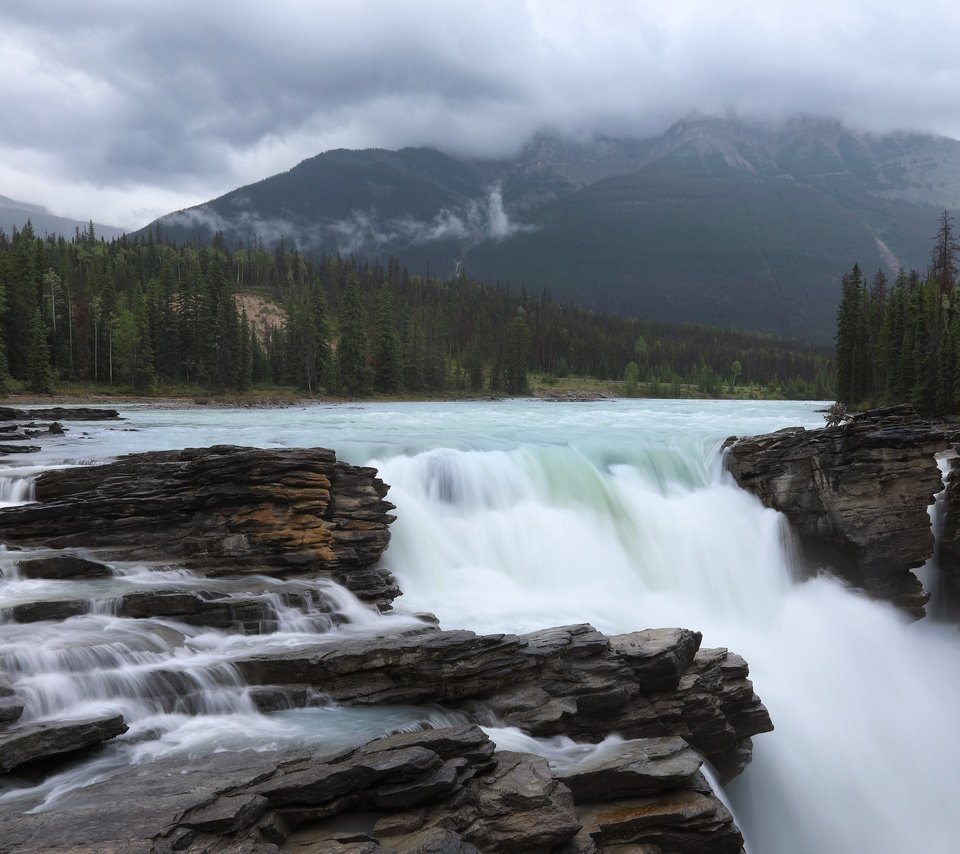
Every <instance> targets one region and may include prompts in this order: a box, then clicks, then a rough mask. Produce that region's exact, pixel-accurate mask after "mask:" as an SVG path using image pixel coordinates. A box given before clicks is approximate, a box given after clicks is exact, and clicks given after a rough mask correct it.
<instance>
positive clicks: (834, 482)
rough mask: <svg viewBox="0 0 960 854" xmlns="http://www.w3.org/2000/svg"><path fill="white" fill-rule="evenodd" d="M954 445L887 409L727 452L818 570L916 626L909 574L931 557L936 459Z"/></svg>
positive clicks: (945, 429)
mask: <svg viewBox="0 0 960 854" xmlns="http://www.w3.org/2000/svg"><path fill="white" fill-rule="evenodd" d="M958 439H960V430H958V429H957V427H956V425H944V424H934V423H930V422H924V421H921V420H919V419H918V418H916V416H914V414H913V412H912V410H910V408H909V407H888V408H886V409H877V410H871V411H870V412H865V413H863V414H861V415H858V416H855V417H854V418H853V419H852V420H851V421H850V422H849V423H847V424H844V425H842V426H838V427H824V428H822V429H819V430H805V429H803V428H799V427H798V428H790V429H786V430H780V431H778V432H776V433H771V434H768V435H765V436H755V437H750V438H742V439H738V438H735V437H734V438H731V439H728V440H727V442H726V444H725V448H726V449H727V457H726V459H727V467H728V468H729V470H730V472H731V473H732V474H733V476H734V477H735V478H736V480H737V482H738V483H739V484H740V485H741V486H742V487H743V488H744V489H747V490H749V491H751V492H753V493H754V494H755V495H757V496H758V497H759V498H760V500H761V501H762V502H763V503H764V504H765V505H766V506H768V507H772V508H774V509H776V510H779V511H780V512H781V513H783V514H784V515H785V516H786V517H787V519H788V520H789V521H790V523H791V525H792V527H793V529H794V530H795V531H796V533H797V534H798V536H799V538H800V541H801V543H802V545H803V547H804V549H805V551H806V554H807V555H808V556H809V558H810V560H811V561H812V562H814V563H816V564H817V565H819V566H822V567H824V568H827V569H829V570H830V571H831V572H833V573H835V574H836V575H838V576H840V577H841V578H844V579H846V580H847V581H849V582H850V583H851V584H853V585H855V586H857V587H860V588H863V589H864V590H866V591H867V592H868V593H870V594H871V595H874V596H876V597H878V598H882V599H887V600H890V601H892V602H894V603H895V604H897V605H898V606H899V607H901V608H903V609H904V610H905V611H907V612H908V613H910V614H912V615H913V616H917V617H919V616H922V615H923V614H924V605H925V603H926V601H927V599H928V598H929V595H928V594H927V593H926V592H925V591H924V590H923V588H922V586H921V584H920V582H919V580H918V579H917V578H916V576H915V575H914V574H913V573H912V572H911V570H912V569H915V568H917V567H920V566H922V565H923V564H924V563H925V562H926V560H927V559H928V558H929V557H930V556H931V554H932V552H933V542H934V541H933V534H932V533H931V530H930V517H929V513H928V507H929V505H930V504H932V503H933V501H934V496H935V495H936V493H938V492H939V491H940V490H941V489H942V488H943V483H942V481H941V478H940V470H939V468H938V466H937V461H936V454H938V453H940V452H942V451H945V450H946V449H947V448H949V447H950V446H951V445H952V444H953V443H955V442H956V441H958Z"/></svg>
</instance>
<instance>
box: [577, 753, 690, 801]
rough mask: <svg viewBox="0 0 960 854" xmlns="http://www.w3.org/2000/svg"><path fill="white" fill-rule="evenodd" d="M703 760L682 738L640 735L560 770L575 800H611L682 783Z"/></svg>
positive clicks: (674, 787)
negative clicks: (642, 736) (567, 768)
mask: <svg viewBox="0 0 960 854" xmlns="http://www.w3.org/2000/svg"><path fill="white" fill-rule="evenodd" d="M702 764H703V760H702V759H701V758H700V757H699V756H698V755H697V754H696V752H695V751H694V750H693V749H691V747H690V745H688V744H687V743H686V742H685V741H684V740H683V739H682V738H676V737H673V738H642V739H634V740H631V741H625V742H622V743H620V744H616V745H613V746H611V747H610V748H609V749H608V750H607V751H606V752H605V753H604V754H603V755H600V756H597V757H595V758H592V759H590V760H585V761H583V762H581V763H579V764H578V765H577V766H576V767H574V768H572V769H569V770H565V771H561V772H560V773H559V775H558V776H559V777H560V779H561V780H563V782H564V783H566V784H567V786H569V788H570V791H571V792H572V793H573V798H574V800H575V801H576V802H577V803H582V802H585V801H614V800H619V799H621V798H626V797H634V796H637V795H649V794H651V793H654V792H659V791H662V790H664V789H677V788H680V787H681V786H683V785H685V784H686V783H687V782H689V780H690V779H691V778H692V777H693V776H694V775H695V774H696V773H697V772H698V771H699V770H700V766H701V765H702Z"/></svg>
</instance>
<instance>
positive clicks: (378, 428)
mask: <svg viewBox="0 0 960 854" xmlns="http://www.w3.org/2000/svg"><path fill="white" fill-rule="evenodd" d="M124 415H125V416H127V418H128V420H127V421H126V422H124V424H123V425H122V426H120V425H95V426H90V427H86V426H85V427H84V428H83V431H82V432H83V434H85V435H81V431H80V430H78V429H77V430H71V431H68V434H67V436H65V437H63V438H62V440H58V441H57V442H50V443H48V444H46V445H45V447H44V449H43V450H42V451H41V453H40V455H38V457H37V458H36V459H31V460H26V459H24V460H23V465H24V468H17V467H16V466H15V467H14V468H12V469H10V470H8V471H7V472H6V477H5V478H4V480H3V482H2V483H0V496H2V500H4V501H6V502H8V503H17V502H19V501H22V500H25V499H27V498H28V497H29V496H30V492H29V489H30V487H29V484H30V478H31V477H32V476H33V475H34V474H36V472H37V471H38V470H41V469H42V468H43V467H45V466H57V465H63V464H69V463H73V462H76V461H78V460H93V459H98V458H101V457H106V456H110V455H113V454H117V453H121V452H127V451H143V450H152V449H155V448H161V447H165V448H179V447H187V446H200V445H210V444H215V443H221V442H230V443H233V444H251V445H257V446H261V447H284V446H288V447H304V446H317V445H326V446H330V447H335V448H337V449H338V452H339V454H340V456H341V457H342V458H346V459H348V460H350V461H351V462H354V463H357V464H364V465H373V466H375V467H377V468H378V469H379V471H380V476H381V477H382V478H383V479H384V481H386V482H387V483H389V484H391V487H392V488H391V492H390V500H391V501H392V502H393V503H394V504H396V505H397V516H398V521H397V522H396V523H395V524H394V525H393V540H392V544H391V546H390V550H389V551H388V553H387V555H386V561H385V562H386V563H387V564H388V568H389V569H390V570H391V571H392V572H393V573H394V574H395V575H396V576H397V578H398V580H399V586H400V588H401V589H402V590H403V591H404V595H403V596H401V597H400V598H399V599H398V600H397V601H396V603H395V604H396V608H397V610H398V611H400V612H405V613H407V614H413V613H416V612H420V611H431V612H433V613H435V614H437V615H438V616H439V617H440V620H441V623H442V624H443V625H444V626H449V627H466V628H472V629H475V630H477V631H507V632H512V631H532V630H536V629H541V628H544V627H546V626H552V625H558V624H566V623H582V622H590V623H592V624H593V625H594V626H596V627H597V628H598V629H600V630H601V631H604V632H607V633H617V632H627V631H632V630H634V629H637V628H641V627H644V626H659V625H680V626H690V627H692V628H695V629H698V630H700V631H702V632H703V633H704V636H705V637H704V640H705V643H706V644H708V645H711V646H720V645H723V646H727V647H730V648H732V649H735V650H737V651H738V652H740V653H742V654H743V655H744V656H745V657H746V658H747V660H748V661H749V662H750V665H751V670H752V677H753V680H754V682H755V684H756V686H757V689H758V692H759V693H760V694H761V695H762V696H763V698H764V700H765V701H766V703H767V705H768V707H769V708H770V712H771V715H772V717H773V719H774V721H775V723H776V725H777V731H776V732H775V733H773V734H770V735H767V736H764V737H763V738H762V739H758V740H757V745H756V749H755V759H754V763H753V765H752V766H751V767H750V768H749V769H748V770H747V772H746V773H745V774H744V775H742V776H741V777H740V778H738V779H737V780H735V781H734V782H733V783H732V784H730V785H729V786H728V789H727V795H728V797H729V798H730V801H731V804H732V807H733V810H734V812H735V814H736V816H737V820H738V823H739V825H740V827H741V829H742V830H743V831H744V834H745V836H746V838H747V842H748V845H749V846H750V848H751V850H752V851H753V852H754V854H767V852H788V853H789V854H801V852H802V854H806V852H810V851H825V852H856V851H865V850H869V851H873V852H899V851H903V850H918V851H925V852H947V851H952V850H955V848H956V840H955V838H954V835H953V830H952V827H951V821H950V815H951V809H952V801H953V795H954V790H953V788H954V784H953V779H952V778H953V773H954V769H955V768H956V767H957V764H958V760H960V739H957V737H956V732H955V724H954V719H955V709H956V708H957V705H958V701H960V687H958V686H960V678H958V677H960V655H958V652H960V650H958V648H957V647H958V646H960V638H958V635H957V633H956V631H955V629H951V628H948V627H946V626H942V625H937V624H936V623H933V622H931V621H929V620H925V621H921V622H918V623H916V624H913V625H909V624H908V622H907V621H906V619H905V618H904V617H903V616H902V615H901V614H899V613H898V612H897V611H895V610H894V609H893V608H892V607H891V606H887V605H884V604H880V603H877V602H873V601H868V600H867V599H865V598H863V597H861V596H860V595H857V594H854V593H851V592H849V591H847V590H846V589H845V588H844V587H843V586H842V585H841V584H839V583H838V582H836V581H833V580H831V579H828V578H816V579H814V580H811V581H801V580H800V579H799V577H798V574H797V573H796V572H795V568H794V562H793V554H792V547H793V544H792V540H791V537H790V536H789V533H788V531H787V529H786V526H785V523H784V521H783V519H782V517H780V516H779V515H778V514H776V513H775V512H773V511H771V510H767V509H765V508H763V507H762V506H761V504H760V503H759V501H757V500H756V499H755V498H753V497H752V496H750V495H748V494H747V493H745V492H743V491H742V490H740V489H739V488H737V487H736V485H735V484H734V483H733V482H732V480H731V479H730V478H729V477H728V476H727V475H725V474H724V472H723V470H722V466H721V464H720V454H719V446H720V443H721V442H722V440H723V439H724V438H726V437H727V436H729V435H733V434H739V435H748V434H751V433H760V432H766V431H769V430H772V429H776V428H779V427H784V426H788V425H794V424H803V425H805V426H807V427H815V426H819V424H820V423H822V419H821V417H820V416H819V415H818V414H817V413H816V412H815V411H814V407H813V406H802V405H797V404H764V405H761V404H749V403H727V402H716V403H701V402H686V403H680V402H644V403H640V402H627V401H613V402H611V401H603V402H599V403H595V404H553V403H535V402H522V403H521V402H507V403H503V404H484V405H473V404H449V405H444V404H429V405H413V404H410V405H394V406H376V405H367V406H350V407H348V406H341V407H311V408H307V409H305V410H302V411H293V410H283V411H279V412H275V411H258V412H250V411H232V410H223V411H216V410H209V411H208V410H190V411H163V412H155V411H150V410H149V409H137V408H131V409H130V410H129V411H127V412H125V413H124ZM12 563H13V561H11V560H10V556H9V555H7V556H6V558H5V559H4V567H5V568H6V567H8V566H11V565H12ZM112 575H113V576H114V577H113V581H112V582H111V583H113V584H115V585H116V587H115V590H114V592H113V593H112V594H111V596H109V597H107V598H106V599H105V600H103V601H98V602H97V603H96V605H95V607H91V608H88V609H86V611H85V613H84V614H82V615H77V616H74V617H72V618H71V619H69V620H68V621H66V622H64V623H62V624H60V625H61V630H60V631H58V632H45V631H44V630H43V628H44V627H45V626H48V625H49V624H47V623H36V624H32V623H9V624H6V625H5V626H4V627H3V630H2V631H3V632H4V634H3V638H2V639H3V651H4V655H6V656H8V657H9V658H8V659H7V661H8V662H9V663H5V664H4V667H5V669H10V668H22V670H23V672H24V673H25V674H26V673H27V672H28V671H29V674H30V675H29V676H26V675H25V676H24V677H23V681H24V683H25V685H26V686H27V687H28V688H29V690H28V691H27V694H28V697H29V703H28V708H27V709H26V710H25V711H24V714H25V715H26V716H27V717H28V718H29V716H30V715H33V716H35V717H38V718H39V717H43V716H44V714H45V713H47V712H49V711H52V710H54V709H58V708H59V709H64V708H67V707H69V708H70V709H73V710H82V711H83V714H85V715H105V714H107V713H115V712H116V711H118V710H120V711H122V712H123V713H124V714H125V716H129V719H130V725H131V730H130V732H128V733H127V734H125V735H124V736H122V737H121V739H119V740H118V742H117V744H116V746H115V747H113V748H112V749H111V751H112V752H111V751H108V752H107V754H106V755H105V756H103V757H101V758H100V759H99V760H97V762H98V763H99V764H98V765H97V766H96V767H92V768H91V767H87V768H78V769H71V770H70V771H68V772H64V773H63V774H62V775H59V776H57V777H55V778H53V779H52V780H49V781H47V782H46V783H44V784H43V786H42V787H40V788H37V787H32V788H31V787H30V786H29V785H25V784H21V786H20V787H19V788H17V787H14V788H12V789H11V790H9V791H8V792H7V793H6V794H5V795H4V797H5V798H6V799H8V800H10V799H17V798H19V799H21V800H23V801H24V802H29V803H30V804H33V805H35V806H40V805H41V804H44V803H45V804H47V805H55V804H56V803H57V802H58V798H61V799H62V798H63V797H68V795H65V794H64V793H67V792H70V791H72V790H75V789H76V788H77V787H78V786H80V785H82V784H84V782H85V781H87V782H89V780H91V779H94V778H96V777H101V776H103V775H105V774H107V773H109V768H111V767H114V768H115V767H118V765H119V764H121V763H126V762H130V761H140V760H142V759H143V758H145V757H147V756H158V755H163V754H164V753H165V752H175V751H177V750H181V751H183V750H191V749H193V750H197V749H199V750H210V749H214V748H225V747H227V748H233V749H240V748H243V747H246V746H250V745H252V744H257V745H263V744H273V745H277V744H281V743H284V742H285V740H296V739H298V738H299V739H304V738H324V739H328V740H330V741H336V739H338V738H339V739H342V740H344V741H345V742H347V743H349V741H350V739H351V738H354V737H355V734H356V732H357V731H358V729H360V728H366V731H367V732H376V731H378V730H379V731H388V730H392V729H396V727H397V726H398V725H400V722H401V721H403V720H405V721H406V722H407V723H408V724H410V725H414V724H415V723H416V722H417V721H418V720H419V719H420V718H419V717H418V714H417V713H412V714H411V713H410V712H409V710H404V709H392V710H378V711H376V712H375V711H374V710H362V711H351V710H340V711H339V712H337V713H332V712H328V713H327V714H326V715H325V717H324V719H323V721H322V723H318V722H317V718H316V716H313V717H311V716H309V715H307V714H305V711H304V710H300V711H296V712H294V711H289V712H286V713H282V714H281V715H280V716H263V715H260V714H259V713H258V712H257V711H256V709H255V708H254V706H253V705H252V702H253V701H252V699H251V694H250V691H249V689H248V687H247V686H245V685H244V684H243V681H242V680H239V679H238V678H237V675H236V671H235V670H234V669H233V668H232V666H231V664H230V662H231V661H233V660H236V659H238V658H240V657H241V656H242V655H243V654H244V653H249V652H250V651H251V650H254V649H256V648H257V647H258V645H261V644H270V643H273V644H278V643H279V644H289V645H294V646H295V645H296V644H297V643H301V642H303V639H304V638H307V637H309V638H314V637H315V636H316V634H317V633H318V632H321V631H324V630H328V631H329V630H332V631H335V632H344V631H346V632H350V631H355V632H361V633H363V632H366V633H368V634H375V633H381V632H384V631H390V628H391V627H393V626H395V627H396V628H397V629H398V630H401V629H402V628H403V627H405V626H410V625H412V623H413V621H414V618H413V617H407V616H404V615H403V613H400V614H398V615H396V616H393V617H381V616H378V615H376V614H374V613H372V612H371V611H369V610H368V609H364V608H363V607H362V606H360V605H359V603H355V606H356V611H355V612H354V611H350V614H349V618H348V619H340V620H337V621H333V622H332V621H331V620H330V614H331V613H343V612H344V611H348V610H349V609H350V608H351V607H353V606H351V605H350V604H349V603H342V602H341V603H337V604H336V605H334V606H330V605H325V606H322V607H317V608H314V611H311V607H312V606H311V605H309V604H308V605H306V606H303V605H301V606H300V607H295V608H293V609H292V611H294V612H296V613H295V614H293V613H289V614H287V616H284V613H286V612H284V608H286V607H288V606H289V603H290V597H291V596H302V594H304V592H305V591H304V590H303V589H297V590H292V589H290V587H289V585H290V584H292V583H293V582H279V581H275V582H264V583H263V584H262V585H261V589H260V591H259V592H258V593H257V596H259V597H262V598H263V599H269V601H270V602H271V603H275V604H271V606H270V608H269V609H268V612H269V614H270V617H269V618H270V619H271V620H273V621H274V623H275V624H276V625H273V624H271V626H270V632H269V633H268V634H265V635H257V634H232V635H224V634H220V633H216V632H204V631H200V630H190V629H189V628H188V627H184V626H183V625H182V624H181V623H179V622H176V621H170V620H164V619H146V620H144V619H141V620H137V621H136V625H135V626H134V625H132V623H133V622H134V621H132V620H130V619H129V618H126V617H122V616H118V615H117V612H116V604H115V602H116V601H122V600H123V597H124V595H126V594H127V593H128V592H129V591H130V589H131V588H133V587H135V586H136V585H138V584H147V585H155V586H156V585H169V586H170V589H176V590H183V589H184V588H188V587H189V586H190V585H191V584H194V583H197V582H196V579H194V578H193V577H192V576H191V575H190V574H189V573H185V572H184V571H183V570H180V569H167V570H165V571H161V572H159V573H158V572H156V569H155V568H150V569H149V570H148V569H147V568H145V567H143V566H139V565H136V564H133V565H130V566H124V565H115V566H113V567H112ZM45 583H48V582H45V581H43V580H38V579H29V578H24V577H22V576H21V575H20V574H19V573H18V571H17V570H16V569H13V568H11V569H10V570H9V571H8V572H6V573H5V580H4V582H3V589H2V595H3V597H4V598H3V600H2V602H3V607H6V608H15V607H17V606H18V605H21V604H23V603H24V602H26V601H27V600H28V599H29V600H36V599H37V598H38V593H39V598H42V590H39V588H41V587H42V585H43V584H45ZM70 583H71V584H72V585H74V590H73V592H72V594H71V595H74V594H75V597H74V598H75V599H77V600H80V599H83V598H84V584H85V583H87V582H84V581H82V580H76V581H72V582H70ZM204 583H205V584H206V585H208V586H209V584H210V581H209V580H206V581H205V582H204ZM274 585H277V587H276V588H275V587H274ZM283 585H287V586H286V587H283ZM223 592H224V595H227V596H228V595H230V592H231V591H229V590H225V591H223ZM319 593H323V594H324V596H323V597H321V598H324V601H328V600H327V599H326V598H325V597H326V596H328V595H329V591H328V590H324V591H319V592H318V591H313V592H311V593H310V594H309V595H310V596H314V595H317V596H319ZM271 597H273V598H271ZM308 598H309V597H308ZM391 621H393V622H391ZM334 623H336V624H334ZM110 633H114V637H115V638H116V643H111V644H104V638H105V637H106V636H109V635H110ZM241 647H242V648H243V651H242V652H241V651H240V648H241ZM65 661H66V662H67V663H66V664H65V663H64V662H65ZM92 672H96V673H97V674H99V675H97V676H96V678H91V677H90V674H91V673H92ZM187 673H188V674H189V676H185V675H184V674H187ZM184 679H188V680H189V681H190V683H191V684H189V685H184V684H183V680H184ZM131 686H134V687H131ZM145 686H146V687H145ZM178 698H179V699H178ZM58 704H59V705H58ZM198 712H202V713H203V714H200V715H198V714H197V713H198ZM404 714H407V715H408V717H407V718H404V717H403V716H404ZM421 714H422V713H421ZM334 718H339V720H334ZM494 738H495V740H496V739H497V733H496V732H494ZM500 738H501V739H503V740H504V741H507V740H508V736H507V735H506V734H501V735H500ZM522 749H524V750H532V749H533V748H532V747H531V746H529V745H528V746H526V747H524V748H522ZM540 749H541V750H542V751H544V752H546V753H548V754H550V753H551V751H552V750H554V748H552V747H550V746H549V745H543V746H542V747H541V748H540ZM570 749H573V750H576V749H577V748H570ZM40 808H42V807H40Z"/></svg>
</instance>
